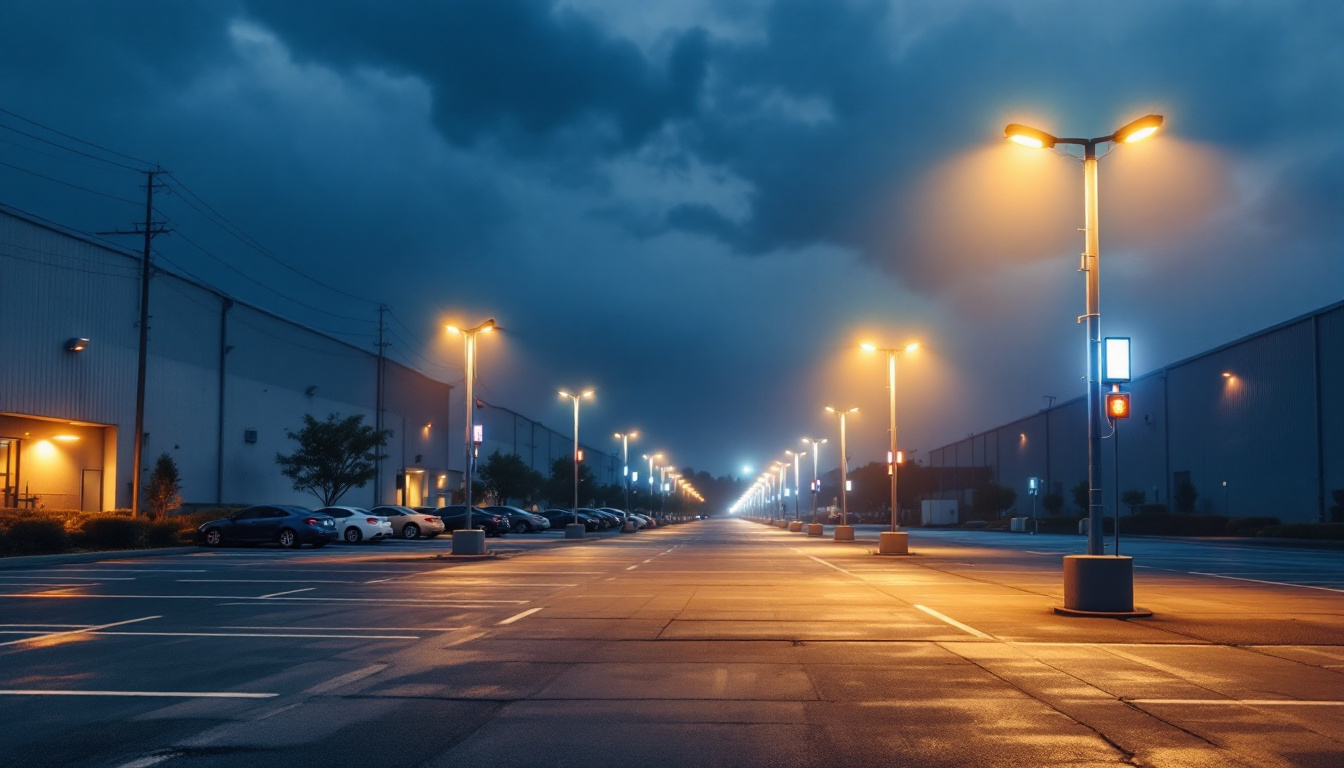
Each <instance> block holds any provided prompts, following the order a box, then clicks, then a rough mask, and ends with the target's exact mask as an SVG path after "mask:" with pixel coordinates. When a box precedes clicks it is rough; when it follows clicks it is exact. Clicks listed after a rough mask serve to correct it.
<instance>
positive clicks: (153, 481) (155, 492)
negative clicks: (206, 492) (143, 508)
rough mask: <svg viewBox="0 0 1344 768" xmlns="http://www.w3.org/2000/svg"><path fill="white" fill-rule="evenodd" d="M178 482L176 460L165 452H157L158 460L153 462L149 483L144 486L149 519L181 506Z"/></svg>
mask: <svg viewBox="0 0 1344 768" xmlns="http://www.w3.org/2000/svg"><path fill="white" fill-rule="evenodd" d="M180 483H181V478H180V476H179V475H178V472H177V462H175V461H173V457H172V456H169V455H168V454H166V453H162V454H159V458H158V461H156V462H154V471H153V472H152V473H150V475H149V484H148V485H147V486H146V487H145V501H146V503H148V504H149V518H150V519H151V520H158V519H159V518H162V517H167V516H168V513H169V512H170V511H171V510H174V509H177V508H178V507H180V506H182V486H181V484H180Z"/></svg>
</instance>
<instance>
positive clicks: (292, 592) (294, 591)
mask: <svg viewBox="0 0 1344 768" xmlns="http://www.w3.org/2000/svg"><path fill="white" fill-rule="evenodd" d="M314 589H317V587H304V588H303V589H291V590H289V591H288V592H272V593H271V594H269V595H262V596H261V597H260V598H259V599H261V600H269V599H271V598H272V597H281V596H283V595H297V594H298V593H300V592H312V591H313V590H314Z"/></svg>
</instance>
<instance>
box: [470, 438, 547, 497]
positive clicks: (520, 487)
mask: <svg viewBox="0 0 1344 768" xmlns="http://www.w3.org/2000/svg"><path fill="white" fill-rule="evenodd" d="M480 476H481V480H482V481H483V482H484V483H485V492H486V493H489V494H493V495H494V497H495V498H496V499H498V500H499V503H500V504H507V503H509V501H510V500H512V499H517V500H518V501H519V502H520V503H527V501H528V500H530V499H531V498H532V496H533V495H534V494H536V492H537V489H538V486H539V485H540V483H539V482H537V481H538V480H539V479H540V477H541V476H540V475H539V474H538V473H536V472H534V471H532V470H531V469H529V468H528V466H527V464H526V463H524V462H523V459H522V457H521V456H518V455H517V454H514V453H503V454H502V453H500V452H499V451H495V452H494V453H492V454H490V458H488V459H486V460H485V463H484V464H482V465H481V469H480Z"/></svg>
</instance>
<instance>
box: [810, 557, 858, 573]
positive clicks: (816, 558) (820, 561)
mask: <svg viewBox="0 0 1344 768" xmlns="http://www.w3.org/2000/svg"><path fill="white" fill-rule="evenodd" d="M808 557H811V558H812V559H813V560H816V561H817V562H818V563H821V564H822V565H824V566H826V567H827V568H834V569H835V570H837V571H839V572H841V573H843V574H846V575H848V576H854V574H852V573H850V572H849V571H846V570H845V569H844V568H841V567H840V566H838V565H831V564H830V563H828V562H826V561H825V560H822V559H821V558H820V557H812V555H808ZM854 578H858V577H857V576H855V577H854Z"/></svg>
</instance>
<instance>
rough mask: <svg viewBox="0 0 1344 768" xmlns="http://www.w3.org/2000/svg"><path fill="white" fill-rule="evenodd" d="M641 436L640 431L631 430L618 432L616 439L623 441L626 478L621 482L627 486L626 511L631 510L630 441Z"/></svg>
mask: <svg viewBox="0 0 1344 768" xmlns="http://www.w3.org/2000/svg"><path fill="white" fill-rule="evenodd" d="M637 437H639V433H638V432H635V431H634V430H631V431H629V432H617V433H616V439H617V440H620V441H621V465H622V467H623V469H622V470H621V471H622V472H623V473H625V479H624V480H622V481H621V484H622V485H624V486H625V511H626V512H629V511H630V441H631V440H634V439H635V438H637Z"/></svg>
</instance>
